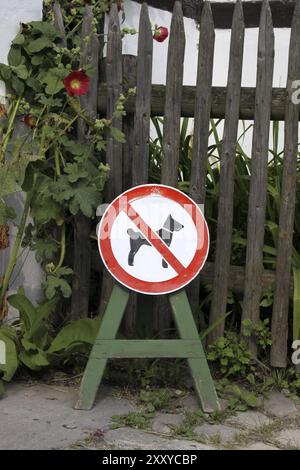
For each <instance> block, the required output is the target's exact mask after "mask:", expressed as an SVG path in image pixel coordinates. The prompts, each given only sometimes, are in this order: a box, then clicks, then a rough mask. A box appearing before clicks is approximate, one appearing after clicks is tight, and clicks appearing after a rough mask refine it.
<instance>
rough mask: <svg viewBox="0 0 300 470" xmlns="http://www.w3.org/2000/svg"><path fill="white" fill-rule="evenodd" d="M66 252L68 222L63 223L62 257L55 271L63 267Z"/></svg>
mask: <svg viewBox="0 0 300 470" xmlns="http://www.w3.org/2000/svg"><path fill="white" fill-rule="evenodd" d="M65 254H66V224H63V226H62V232H61V241H60V258H59V261H58V264H57V266H56V268H55V269H54V271H53V273H56V272H57V271H58V269H59V268H61V267H62V264H63V262H64V259H65Z"/></svg>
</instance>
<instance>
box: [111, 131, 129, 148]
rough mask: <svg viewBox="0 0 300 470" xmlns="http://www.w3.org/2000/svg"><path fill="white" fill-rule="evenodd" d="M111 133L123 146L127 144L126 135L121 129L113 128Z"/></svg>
mask: <svg viewBox="0 0 300 470" xmlns="http://www.w3.org/2000/svg"><path fill="white" fill-rule="evenodd" d="M110 133H111V135H112V137H113V138H114V139H115V140H116V141H117V142H120V143H121V144H125V142H126V138H125V135H124V133H123V132H122V131H121V130H120V129H117V128H116V127H111V128H110Z"/></svg>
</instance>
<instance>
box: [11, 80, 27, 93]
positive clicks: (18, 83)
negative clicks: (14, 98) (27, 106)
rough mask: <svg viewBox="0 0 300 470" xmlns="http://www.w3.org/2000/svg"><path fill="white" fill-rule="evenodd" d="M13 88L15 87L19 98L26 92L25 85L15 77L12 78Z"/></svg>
mask: <svg viewBox="0 0 300 470" xmlns="http://www.w3.org/2000/svg"><path fill="white" fill-rule="evenodd" d="M11 86H12V87H13V89H14V90H15V92H16V93H17V95H18V96H21V95H23V93H24V90H25V84H24V82H22V80H20V79H19V78H18V77H16V76H15V75H13V77H12V81H11Z"/></svg>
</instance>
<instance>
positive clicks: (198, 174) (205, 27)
mask: <svg viewBox="0 0 300 470" xmlns="http://www.w3.org/2000/svg"><path fill="white" fill-rule="evenodd" d="M214 46H215V30H214V23H213V18H212V13H211V7H210V3H208V2H206V3H205V4H204V8H203V10H202V14H201V20H200V39H199V53H198V71H197V85H196V99H195V114H194V116H195V121H194V132H193V151H192V164H191V181H190V190H189V194H190V197H191V198H192V199H193V200H194V201H195V202H197V204H204V203H205V182H206V174H207V160H208V151H207V148H208V137H209V125H210V114H211V88H212V73H213V61H214ZM199 289H200V279H199V277H198V278H196V279H195V280H194V281H193V282H192V283H191V285H190V286H189V288H188V295H189V300H190V303H191V307H192V311H193V313H194V314H195V312H197V309H198V306H199Z"/></svg>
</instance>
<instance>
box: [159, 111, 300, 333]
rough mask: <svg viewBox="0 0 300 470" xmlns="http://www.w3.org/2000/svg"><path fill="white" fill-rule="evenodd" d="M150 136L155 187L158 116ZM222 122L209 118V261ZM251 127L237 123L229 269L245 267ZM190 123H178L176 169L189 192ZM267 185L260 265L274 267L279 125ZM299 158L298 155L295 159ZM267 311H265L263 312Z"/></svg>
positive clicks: (298, 314) (298, 264)
mask: <svg viewBox="0 0 300 470" xmlns="http://www.w3.org/2000/svg"><path fill="white" fill-rule="evenodd" d="M152 123H153V127H154V130H155V136H153V137H152V138H151V140H150V180H151V181H152V182H157V183H159V181H160V172H161V163H162V158H163V151H162V148H163V147H162V142H163V134H162V125H163V119H162V118H153V120H152ZM221 126H222V122H221V120H218V121H214V120H211V125H210V140H209V141H210V145H209V147H208V166H207V178H206V201H205V215H206V219H207V221H208V224H209V228H210V234H211V250H210V259H213V258H214V251H215V241H216V240H215V237H216V222H217V208H218V196H219V181H220V151H221V146H222V138H221V132H220V128H221ZM251 128H252V124H250V125H247V126H246V124H245V123H244V122H243V123H242V131H241V133H240V135H239V138H238V140H237V143H236V160H235V182H234V221H233V239H232V259H231V263H232V264H234V265H239V266H244V265H245V260H246V243H247V239H246V237H247V212H248V198H249V188H250V177H251V155H250V154H249V152H248V149H247V148H246V147H245V137H246V136H248V137H249V135H248V133H249V132H251ZM190 129H191V122H190V121H189V119H188V118H184V119H182V124H181V133H180V156H179V165H178V187H179V189H181V190H182V191H184V192H188V190H189V183H190V177H191V158H192V143H193V134H192V132H191V130H190ZM268 157H269V158H268V184H267V207H266V223H265V245H264V267H265V268H266V269H272V270H274V269H275V264H276V254H277V239H278V221H279V211H280V194H281V180H282V168H283V158H284V156H283V150H282V148H281V146H280V135H279V123H278V122H273V123H272V125H271V146H270V149H269V155H268ZM298 158H299V156H298ZM299 170H300V159H298V166H297V174H298V177H297V196H296V211H295V225H294V245H293V255H292V264H293V279H294V302H293V306H292V315H293V328H292V331H291V336H292V337H293V339H300V171H299ZM264 295H267V296H268V299H269V301H268V302H262V306H264V305H268V306H269V307H270V306H271V304H272V292H271V293H270V292H268V293H265V294H264ZM270 313H271V309H270V308H269V310H268V314H270Z"/></svg>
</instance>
